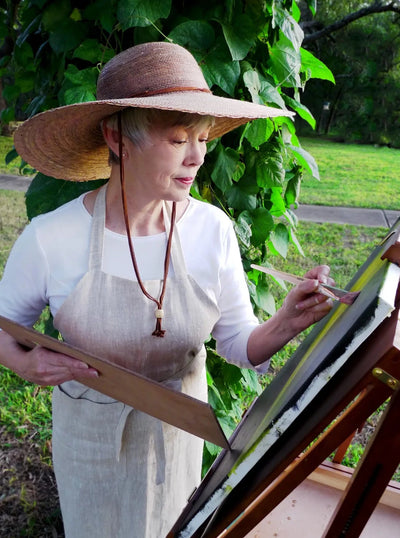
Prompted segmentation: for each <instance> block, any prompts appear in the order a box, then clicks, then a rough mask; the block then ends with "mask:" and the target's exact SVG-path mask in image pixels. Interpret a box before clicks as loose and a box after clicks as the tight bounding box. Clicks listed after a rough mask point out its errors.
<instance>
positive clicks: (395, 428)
mask: <svg viewBox="0 0 400 538" xmlns="http://www.w3.org/2000/svg"><path fill="white" fill-rule="evenodd" d="M399 424H400V390H397V391H396V392H395V393H394V394H393V396H392V398H391V401H390V402H389V404H388V406H387V409H386V411H385V413H384V415H383V416H382V418H381V420H380V422H379V424H378V427H377V428H376V430H375V433H374V435H373V437H372V438H371V440H370V442H369V444H368V446H367V448H366V451H365V453H364V456H363V458H362V460H361V462H360V463H359V465H358V467H357V469H356V471H355V473H354V475H353V477H352V480H351V481H350V483H349V486H348V488H347V490H346V492H345V493H344V496H343V498H342V500H341V501H340V504H339V505H338V507H337V509H336V511H335V513H334V515H333V516H332V519H331V521H330V523H329V526H328V529H327V530H326V532H325V534H324V537H323V538H339V537H345V538H357V537H358V536H360V534H361V532H362V530H363V528H364V527H365V525H366V523H367V521H368V519H369V518H370V516H371V514H372V512H373V511H374V509H375V507H376V505H377V504H378V502H379V499H380V498H381V496H382V494H383V492H384V490H385V488H386V486H387V485H388V483H389V481H390V479H391V478H392V476H393V474H394V472H395V471H396V468H397V466H398V464H399V461H400V428H399Z"/></svg>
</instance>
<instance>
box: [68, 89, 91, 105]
mask: <svg viewBox="0 0 400 538" xmlns="http://www.w3.org/2000/svg"><path fill="white" fill-rule="evenodd" d="M95 100H96V95H95V93H94V92H92V91H90V90H88V89H87V88H85V87H83V86H77V87H74V88H69V89H68V90H65V92H64V99H63V101H64V104H65V105H73V104H74V103H85V102H87V101H95Z"/></svg>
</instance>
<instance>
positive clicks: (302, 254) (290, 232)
mask: <svg viewBox="0 0 400 538" xmlns="http://www.w3.org/2000/svg"><path fill="white" fill-rule="evenodd" d="M289 234H290V240H291V241H292V243H293V244H294V245H295V247H296V248H297V251H298V252H299V254H300V255H301V256H305V254H304V251H303V249H302V246H301V245H300V243H299V240H298V239H297V236H296V234H295V231H294V228H290V229H289Z"/></svg>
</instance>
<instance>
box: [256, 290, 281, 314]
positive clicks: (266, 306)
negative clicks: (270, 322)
mask: <svg viewBox="0 0 400 538" xmlns="http://www.w3.org/2000/svg"><path fill="white" fill-rule="evenodd" d="M252 299H253V301H254V302H255V304H256V305H257V306H258V308H261V310H263V311H264V312H267V314H269V315H270V316H273V315H274V314H275V312H276V306H275V299H274V297H273V295H272V293H271V292H270V291H269V289H268V287H267V286H262V285H261V284H260V283H259V285H258V286H257V288H256V292H255V294H253V295H252Z"/></svg>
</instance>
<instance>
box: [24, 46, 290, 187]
mask: <svg viewBox="0 0 400 538" xmlns="http://www.w3.org/2000/svg"><path fill="white" fill-rule="evenodd" d="M126 107H139V108H157V109H162V110H176V111H181V112H189V113H196V114H202V115H210V116H214V117H215V125H214V127H213V128H212V129H211V132H210V136H209V138H210V139H213V138H217V137H220V136H222V135H223V134H224V133H227V132H228V131H230V130H232V129H234V128H235V127H238V126H239V125H242V124H244V123H246V122H248V121H250V120H252V119H255V118H267V117H276V116H289V115H291V113H290V112H288V111H284V110H280V109H278V108H272V107H267V106H264V105H258V104H255V103H250V102H246V101H240V100H236V99H230V98H225V97H219V96H216V95H213V94H212V93H211V91H210V89H209V88H208V86H207V83H206V81H205V79H204V76H203V73H202V71H201V69H200V67H199V65H198V64H197V62H196V60H195V59H194V57H193V56H192V55H191V54H190V52H188V51H187V50H186V49H184V48H183V47H181V46H179V45H175V44H173V43H167V42H154V43H144V44H141V45H137V46H135V47H132V48H129V49H127V50H125V51H123V52H121V53H120V54H118V55H117V56H115V57H114V58H112V59H111V60H110V61H109V62H108V63H107V64H106V65H105V66H104V68H103V70H102V72H101V73H100V76H99V79H98V82H97V100H96V101H90V102H85V103H76V104H73V105H68V106H63V107H59V108H55V109H52V110H48V111H46V112H42V113H40V114H37V115H36V116H34V117H33V118H31V119H29V120H27V121H25V122H24V123H23V124H22V125H21V127H20V128H19V129H18V130H17V131H16V133H15V136H14V143H15V147H16V150H17V151H18V153H19V155H20V156H21V157H22V158H23V159H24V160H25V161H26V162H27V163H29V164H30V165H31V166H33V167H34V168H35V169H36V170H38V171H40V172H42V173H44V174H46V175H48V176H52V177H56V178H60V179H69V180H72V181H87V180H91V179H100V178H108V177H109V175H110V167H109V164H108V147H107V145H106V143H105V141H104V139H103V135H102V132H101V128H100V122H101V120H103V119H104V118H106V117H107V116H109V115H111V114H114V113H115V112H117V111H119V110H121V109H123V108H126Z"/></svg>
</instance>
